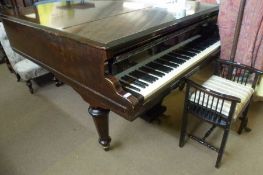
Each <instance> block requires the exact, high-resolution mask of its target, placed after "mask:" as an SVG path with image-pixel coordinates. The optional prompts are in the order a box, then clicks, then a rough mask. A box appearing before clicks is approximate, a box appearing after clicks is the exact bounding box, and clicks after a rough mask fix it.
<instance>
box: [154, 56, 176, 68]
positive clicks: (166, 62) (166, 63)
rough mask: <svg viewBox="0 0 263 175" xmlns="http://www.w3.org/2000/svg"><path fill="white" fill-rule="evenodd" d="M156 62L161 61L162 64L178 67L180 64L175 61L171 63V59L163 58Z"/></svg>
mask: <svg viewBox="0 0 263 175" xmlns="http://www.w3.org/2000/svg"><path fill="white" fill-rule="evenodd" d="M156 62H158V63H160V64H164V65H167V66H170V67H172V68H177V67H178V64H174V63H171V62H169V61H166V60H163V59H160V58H159V59H157V60H156Z"/></svg>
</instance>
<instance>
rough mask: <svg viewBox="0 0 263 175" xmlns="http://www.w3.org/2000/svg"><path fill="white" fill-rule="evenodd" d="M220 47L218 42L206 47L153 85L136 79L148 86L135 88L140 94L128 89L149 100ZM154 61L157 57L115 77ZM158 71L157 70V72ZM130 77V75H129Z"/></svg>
mask: <svg viewBox="0 0 263 175" xmlns="http://www.w3.org/2000/svg"><path fill="white" fill-rule="evenodd" d="M219 47H220V41H217V42H215V43H214V44H212V45H210V46H208V47H207V48H206V49H204V50H203V51H201V52H200V53H198V54H197V55H195V56H193V57H191V58H190V59H189V60H187V61H186V62H184V63H182V64H181V65H179V66H178V67H177V68H173V67H171V68H172V69H173V70H172V71H171V72H169V73H165V72H162V73H164V74H165V75H164V76H163V77H161V78H160V77H157V78H158V80H156V81H155V82H153V83H148V82H146V81H144V80H142V79H138V78H136V79H138V80H140V81H142V82H145V83H147V84H149V86H147V87H145V88H141V87H137V86H136V85H133V86H136V87H137V88H139V89H140V92H138V91H135V90H133V89H130V90H131V91H135V92H136V93H139V94H141V95H142V96H143V97H144V98H145V99H147V98H149V97H150V96H151V95H153V94H154V93H155V92H157V91H158V90H159V89H161V88H162V87H164V86H166V85H167V84H169V83H171V82H172V81H173V80H175V79H176V78H177V77H179V76H181V75H182V74H184V73H186V72H187V71H188V70H189V69H191V67H193V66H194V65H196V64H198V63H199V62H201V61H202V60H204V59H205V58H206V57H207V56H208V55H210V54H211V53H212V52H214V51H215V50H216V49H218V48H219ZM155 59H158V57H155V58H154V59H151V60H150V61H149V60H147V61H144V62H142V63H139V64H137V65H136V66H134V67H132V68H131V69H130V71H129V70H126V71H125V72H124V73H121V74H119V75H117V77H122V76H124V75H126V74H128V73H129V72H131V71H133V70H136V69H138V68H139V67H141V66H143V65H145V64H147V63H149V62H152V61H154V60H155ZM157 71H159V70H157ZM129 76H130V75H129Z"/></svg>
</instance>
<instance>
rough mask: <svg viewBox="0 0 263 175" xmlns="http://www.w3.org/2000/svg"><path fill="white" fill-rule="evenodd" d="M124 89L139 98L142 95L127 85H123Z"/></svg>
mask: <svg viewBox="0 0 263 175" xmlns="http://www.w3.org/2000/svg"><path fill="white" fill-rule="evenodd" d="M122 89H124V90H125V91H126V92H129V93H131V94H132V95H134V96H135V97H137V98H140V97H141V94H139V93H138V92H135V91H133V90H131V89H128V88H126V87H125V86H123V87H122Z"/></svg>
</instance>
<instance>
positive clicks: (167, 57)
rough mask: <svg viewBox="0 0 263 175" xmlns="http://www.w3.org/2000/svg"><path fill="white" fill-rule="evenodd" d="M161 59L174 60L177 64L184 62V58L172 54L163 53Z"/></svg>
mask: <svg viewBox="0 0 263 175" xmlns="http://www.w3.org/2000/svg"><path fill="white" fill-rule="evenodd" d="M162 58H163V59H166V60H168V61H171V62H174V63H177V64H179V65H180V64H183V63H184V62H185V60H182V59H179V58H177V57H174V56H170V55H165V56H163V57H162Z"/></svg>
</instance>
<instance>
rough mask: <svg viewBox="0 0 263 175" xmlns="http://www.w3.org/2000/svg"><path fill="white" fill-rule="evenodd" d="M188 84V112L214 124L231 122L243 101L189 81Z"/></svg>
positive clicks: (186, 106) (186, 100) (186, 104)
mask: <svg viewBox="0 0 263 175" xmlns="http://www.w3.org/2000/svg"><path fill="white" fill-rule="evenodd" d="M186 83H187V86H186V97H185V108H186V109H187V111H188V112H190V113H192V114H194V115H195V116H198V117H200V118H202V119H204V120H207V121H208V122H212V123H221V122H231V120H232V117H233V115H234V112H235V108H236V104H237V103H239V102H240V101H241V100H240V99H239V98H237V97H234V96H230V95H225V94H221V93H218V92H215V91H212V90H209V89H207V88H205V87H203V86H201V85H199V84H197V83H195V82H193V81H191V80H189V79H187V80H186ZM225 105H228V106H230V108H228V109H229V111H224V107H225Z"/></svg>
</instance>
